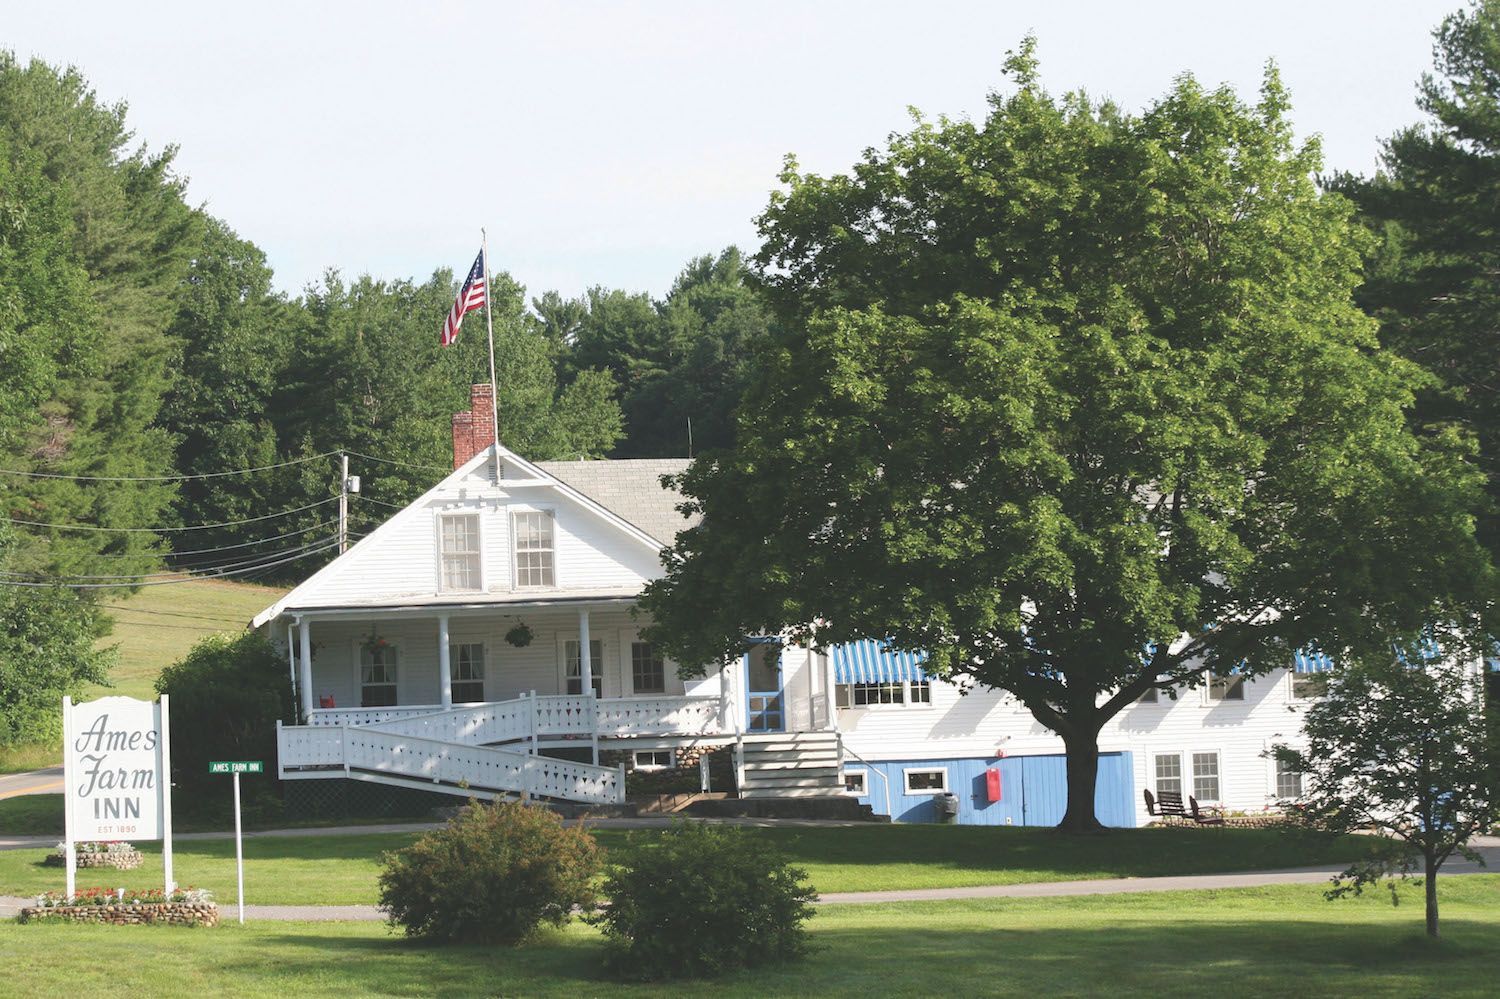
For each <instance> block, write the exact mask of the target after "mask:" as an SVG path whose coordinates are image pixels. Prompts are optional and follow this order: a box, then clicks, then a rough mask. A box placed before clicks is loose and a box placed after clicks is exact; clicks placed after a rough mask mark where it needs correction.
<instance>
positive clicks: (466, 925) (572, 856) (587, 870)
mask: <svg viewBox="0 0 1500 999" xmlns="http://www.w3.org/2000/svg"><path fill="white" fill-rule="evenodd" d="M382 861H383V863H384V865H385V870H383V871H382V872H381V874H380V907H381V909H383V910H384V911H385V912H386V914H387V916H388V917H389V921H390V923H391V925H392V926H400V927H401V928H402V929H404V930H405V931H406V935H407V936H411V937H423V938H426V939H429V940H435V941H442V942H450V941H451V942H465V943H492V944H515V943H519V942H521V941H523V940H525V939H526V938H527V937H529V936H531V935H532V934H533V933H535V932H536V931H537V929H538V928H540V927H541V925H542V924H543V923H549V924H551V925H553V926H561V925H563V924H564V923H566V922H567V921H568V918H569V917H570V916H571V915H572V912H573V909H574V908H575V907H583V908H585V909H588V908H592V906H593V903H594V884H593V883H594V878H595V876H596V875H597V874H598V873H599V867H600V851H599V846H598V844H597V843H595V842H594V837H593V836H591V835H589V833H588V830H586V829H584V828H583V827H582V826H575V827H572V828H568V827H565V826H564V825H563V824H562V820H561V819H559V818H558V817H557V816H556V815H555V814H553V813H552V812H550V811H548V810H547V809H545V808H541V807H539V806H535V805H520V804H511V803H502V804H498V805H486V804H482V803H479V802H471V803H470V804H469V805H468V806H467V807H465V808H463V809H462V810H461V811H460V812H459V813H458V814H457V815H455V816H454V817H453V818H452V819H450V820H449V821H448V824H447V825H446V826H444V827H443V828H442V829H438V830H436V831H434V832H430V833H428V834H427V835H425V836H423V837H422V838H421V839H419V840H417V841H416V842H415V843H413V844H412V845H411V846H408V847H406V848H404V849H401V850H396V851H394V852H392V853H388V854H386V855H385V856H384V857H383V858H382Z"/></svg>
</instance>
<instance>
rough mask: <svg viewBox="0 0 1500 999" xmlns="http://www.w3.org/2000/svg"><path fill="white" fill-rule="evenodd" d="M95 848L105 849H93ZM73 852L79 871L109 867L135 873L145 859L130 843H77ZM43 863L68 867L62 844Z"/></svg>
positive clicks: (50, 865) (49, 865)
mask: <svg viewBox="0 0 1500 999" xmlns="http://www.w3.org/2000/svg"><path fill="white" fill-rule="evenodd" d="M93 847H103V849H91V848H93ZM73 852H74V855H75V857H76V861H77V866H78V868H79V870H82V869H84V868H86V867H109V868H113V869H114V870H117V871H133V870H135V869H136V868H137V867H139V866H141V861H142V860H144V859H145V858H144V857H142V856H141V851H139V850H137V849H136V848H135V847H133V846H131V845H130V844H129V843H97V844H96V843H75V844H73ZM42 863H43V864H45V865H46V866H48V867H66V866H68V857H67V854H66V853H65V852H64V848H63V846H62V844H58V848H57V850H56V851H55V852H53V853H49V854H48V855H47V856H46V857H45V858H43V860H42Z"/></svg>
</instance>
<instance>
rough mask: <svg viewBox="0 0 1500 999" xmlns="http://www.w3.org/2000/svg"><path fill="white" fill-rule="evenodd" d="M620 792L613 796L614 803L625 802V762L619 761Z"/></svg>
mask: <svg viewBox="0 0 1500 999" xmlns="http://www.w3.org/2000/svg"><path fill="white" fill-rule="evenodd" d="M619 773H620V790H619V792H618V793H617V794H616V796H615V803H616V804H621V803H623V802H624V801H625V761H624V760H621V761H620V771H619Z"/></svg>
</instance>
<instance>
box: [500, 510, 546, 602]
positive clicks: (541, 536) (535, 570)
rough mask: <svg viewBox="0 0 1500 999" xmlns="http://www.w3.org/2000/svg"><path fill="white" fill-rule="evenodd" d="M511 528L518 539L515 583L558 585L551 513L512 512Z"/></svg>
mask: <svg viewBox="0 0 1500 999" xmlns="http://www.w3.org/2000/svg"><path fill="white" fill-rule="evenodd" d="M510 522H511V531H512V534H513V535H514V537H515V539H516V544H515V553H516V556H515V557H516V586H517V588H521V587H537V586H555V585H556V578H557V577H556V573H555V571H554V556H555V554H556V553H555V549H554V547H553V541H552V514H551V512H550V511H546V510H533V511H528V512H525V513H513V514H511V515H510Z"/></svg>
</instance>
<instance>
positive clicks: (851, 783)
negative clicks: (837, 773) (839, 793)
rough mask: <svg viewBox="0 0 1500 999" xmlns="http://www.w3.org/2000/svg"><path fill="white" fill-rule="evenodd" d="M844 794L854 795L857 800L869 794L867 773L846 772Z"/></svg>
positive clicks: (857, 771) (858, 771) (861, 771)
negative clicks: (866, 779) (866, 783)
mask: <svg viewBox="0 0 1500 999" xmlns="http://www.w3.org/2000/svg"><path fill="white" fill-rule="evenodd" d="M844 793H845V794H852V795H854V797H856V798H863V797H864V796H865V795H866V794H867V793H868V792H867V791H866V790H865V772H864V771H863V770H845V771H844Z"/></svg>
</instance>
